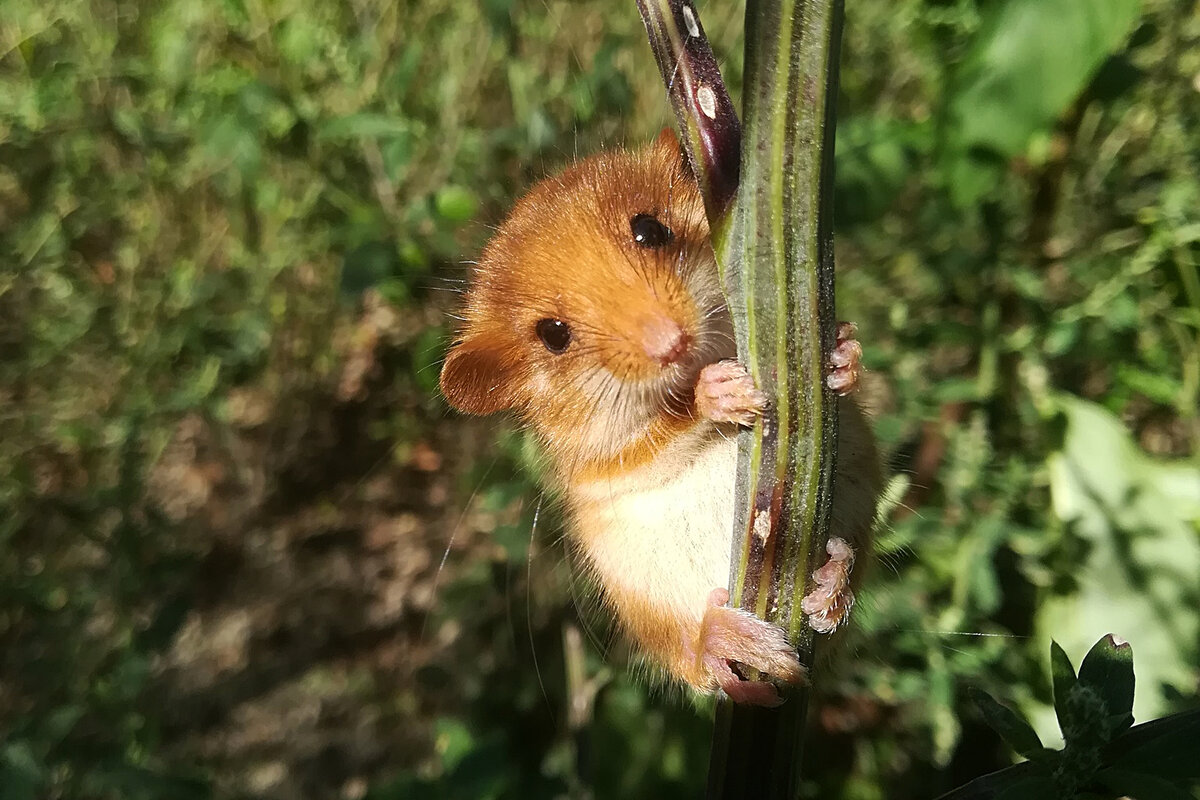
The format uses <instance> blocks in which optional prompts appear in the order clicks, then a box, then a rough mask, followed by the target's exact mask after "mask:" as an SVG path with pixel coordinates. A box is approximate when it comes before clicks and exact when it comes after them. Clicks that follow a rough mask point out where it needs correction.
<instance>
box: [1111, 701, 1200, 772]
mask: <svg viewBox="0 0 1200 800" xmlns="http://www.w3.org/2000/svg"><path fill="white" fill-rule="evenodd" d="M1197 742H1200V709H1197V710H1194V711H1188V712H1184V713H1182V714H1173V715H1171V716H1169V717H1162V718H1160V719H1156V720H1153V721H1152V722H1147V723H1144V724H1142V725H1138V726H1137V727H1134V728H1131V729H1130V730H1128V731H1126V732H1125V733H1124V734H1123V735H1122V736H1120V737H1119V738H1118V739H1117V740H1116V741H1114V742H1113V743H1112V744H1110V745H1109V746H1108V748H1107V749H1106V754H1107V756H1108V757H1107V760H1108V761H1109V763H1111V764H1112V766H1115V767H1118V768H1120V769H1122V770H1129V771H1136V772H1145V773H1149V774H1152V775H1157V776H1159V777H1162V778H1179V779H1190V780H1200V757H1197Z"/></svg>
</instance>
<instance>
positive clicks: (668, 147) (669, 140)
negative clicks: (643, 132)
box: [654, 128, 685, 161]
mask: <svg viewBox="0 0 1200 800" xmlns="http://www.w3.org/2000/svg"><path fill="white" fill-rule="evenodd" d="M654 149H655V150H658V151H659V152H660V153H666V154H667V156H668V157H670V158H672V159H677V160H679V161H683V160H684V158H685V156H684V153H683V147H681V146H680V144H679V137H678V136H676V135H675V131H674V130H672V129H671V128H663V129H662V130H661V131H659V134H658V137H657V138H656V139H655V140H654Z"/></svg>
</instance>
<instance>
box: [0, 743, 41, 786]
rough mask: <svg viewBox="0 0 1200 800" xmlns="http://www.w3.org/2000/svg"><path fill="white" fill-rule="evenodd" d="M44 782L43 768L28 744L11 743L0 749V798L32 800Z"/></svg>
mask: <svg viewBox="0 0 1200 800" xmlns="http://www.w3.org/2000/svg"><path fill="white" fill-rule="evenodd" d="M44 782H45V767H44V766H43V765H42V763H41V762H40V761H39V760H38V757H37V756H36V755H34V752H33V749H32V748H31V747H30V746H29V743H28V742H23V741H18V742H13V743H11V744H7V745H5V746H4V747H3V749H0V797H3V798H4V800H9V799H10V798H11V800H34V798H36V797H39V796H40V792H39V791H38V790H39V788H41V787H42V785H43V784H44Z"/></svg>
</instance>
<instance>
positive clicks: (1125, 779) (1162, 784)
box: [1096, 743, 1195, 800]
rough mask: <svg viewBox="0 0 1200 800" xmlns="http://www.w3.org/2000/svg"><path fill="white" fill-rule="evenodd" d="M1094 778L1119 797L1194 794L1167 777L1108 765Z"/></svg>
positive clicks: (1144, 799)
mask: <svg viewBox="0 0 1200 800" xmlns="http://www.w3.org/2000/svg"><path fill="white" fill-rule="evenodd" d="M1193 747H1195V743H1193ZM1096 779H1097V780H1098V781H1099V782H1100V783H1101V784H1102V785H1104V786H1105V787H1107V788H1108V789H1111V790H1112V792H1113V794H1114V795H1117V796H1119V797H1136V798H1137V800H1195V795H1193V794H1192V793H1191V792H1189V791H1188V790H1187V789H1185V788H1184V787H1182V786H1180V785H1178V784H1176V783H1174V782H1173V781H1171V780H1168V779H1167V778H1164V777H1161V776H1159V775H1151V774H1147V773H1145V772H1134V771H1132V770H1123V769H1116V768H1113V767H1109V768H1108V769H1104V770H1101V771H1100V774H1099V775H1097V776H1096Z"/></svg>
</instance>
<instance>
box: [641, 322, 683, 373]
mask: <svg viewBox="0 0 1200 800" xmlns="http://www.w3.org/2000/svg"><path fill="white" fill-rule="evenodd" d="M689 344H690V341H689V337H688V335H687V333H686V332H685V331H684V330H683V328H682V327H680V325H679V323H677V322H675V320H673V319H671V318H670V317H665V316H653V317H650V318H648V319H647V320H646V321H645V322H643V323H642V346H643V347H644V348H645V349H646V355H648V356H649V357H650V358H651V359H653V360H654V361H657V362H658V363H659V364H660V365H662V366H664V367H665V366H667V365H668V364H675V363H677V362H679V361H682V360H683V359H684V357H685V356H686V355H687V352H688V346H689Z"/></svg>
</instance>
